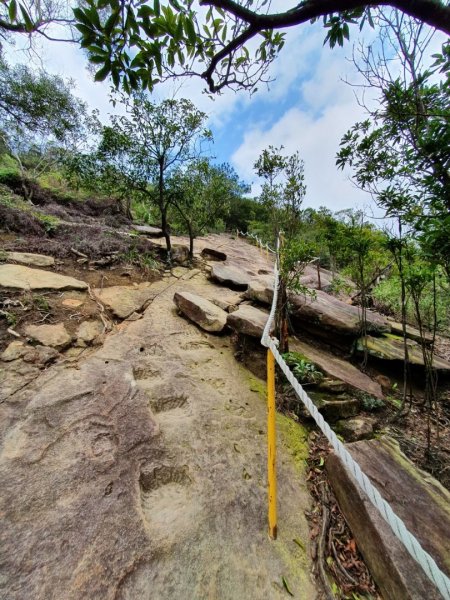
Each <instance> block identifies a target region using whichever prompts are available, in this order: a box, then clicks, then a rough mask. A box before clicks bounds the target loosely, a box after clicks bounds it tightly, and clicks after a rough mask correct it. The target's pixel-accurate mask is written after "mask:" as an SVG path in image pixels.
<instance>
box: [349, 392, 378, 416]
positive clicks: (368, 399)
mask: <svg viewBox="0 0 450 600" xmlns="http://www.w3.org/2000/svg"><path fill="white" fill-rule="evenodd" d="M356 396H357V397H358V398H359V399H360V400H361V404H362V406H363V409H364V410H367V411H368V412H372V411H375V410H379V409H380V408H383V406H384V405H385V403H384V401H383V400H382V399H381V398H375V396H371V395H370V394H366V393H365V392H360V393H359V394H356Z"/></svg>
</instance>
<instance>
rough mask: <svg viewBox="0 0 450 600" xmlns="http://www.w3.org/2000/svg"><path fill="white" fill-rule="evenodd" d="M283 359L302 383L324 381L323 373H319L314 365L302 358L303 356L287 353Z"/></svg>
mask: <svg viewBox="0 0 450 600" xmlns="http://www.w3.org/2000/svg"><path fill="white" fill-rule="evenodd" d="M283 358H284V360H285V361H286V363H287V364H288V365H289V366H290V367H291V370H292V372H293V373H294V375H295V377H296V378H297V379H298V381H299V382H300V383H320V382H321V381H322V379H323V373H322V371H319V370H318V369H317V368H316V366H315V365H314V364H313V363H311V362H309V361H308V360H307V359H306V358H304V357H302V355H301V354H298V353H297V352H287V353H286V354H283Z"/></svg>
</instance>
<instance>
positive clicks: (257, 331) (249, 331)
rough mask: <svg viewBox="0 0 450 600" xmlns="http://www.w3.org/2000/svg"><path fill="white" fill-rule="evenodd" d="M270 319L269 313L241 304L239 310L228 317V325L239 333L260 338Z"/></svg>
mask: <svg viewBox="0 0 450 600" xmlns="http://www.w3.org/2000/svg"><path fill="white" fill-rule="evenodd" d="M268 318H269V315H268V313H266V312H263V311H262V310H260V309H259V308H255V307H254V306H250V305H249V304H240V305H239V307H238V309H237V310H235V311H234V312H232V313H230V314H229V315H228V318H227V325H228V326H229V327H231V329H234V330H235V331H237V332H238V333H242V334H244V335H249V336H251V337H256V338H260V337H261V336H262V334H263V331H264V327H265V326H266V323H267V319H268Z"/></svg>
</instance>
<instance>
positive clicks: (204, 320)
mask: <svg viewBox="0 0 450 600" xmlns="http://www.w3.org/2000/svg"><path fill="white" fill-rule="evenodd" d="M173 300H174V302H175V304H176V306H177V308H178V310H179V311H180V312H181V313H182V314H183V315H185V316H186V317H188V319H190V320H191V321H194V323H196V324H197V325H198V326H199V327H201V328H202V329H204V330H205V331H211V332H214V333H219V332H220V331H222V330H223V328H224V327H225V325H226V322H227V313H226V312H225V311H224V310H222V309H221V308H219V307H218V306H216V305H215V304H213V303H212V302H210V301H209V300H206V299H205V298H202V297H201V296H197V295H196V294H191V293H189V292H176V293H175V295H174V297H173Z"/></svg>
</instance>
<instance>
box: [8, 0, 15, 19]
mask: <svg viewBox="0 0 450 600" xmlns="http://www.w3.org/2000/svg"><path fill="white" fill-rule="evenodd" d="M8 14H9V19H10V21H15V20H16V17H17V2H16V0H11V2H10V3H9V8H8Z"/></svg>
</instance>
